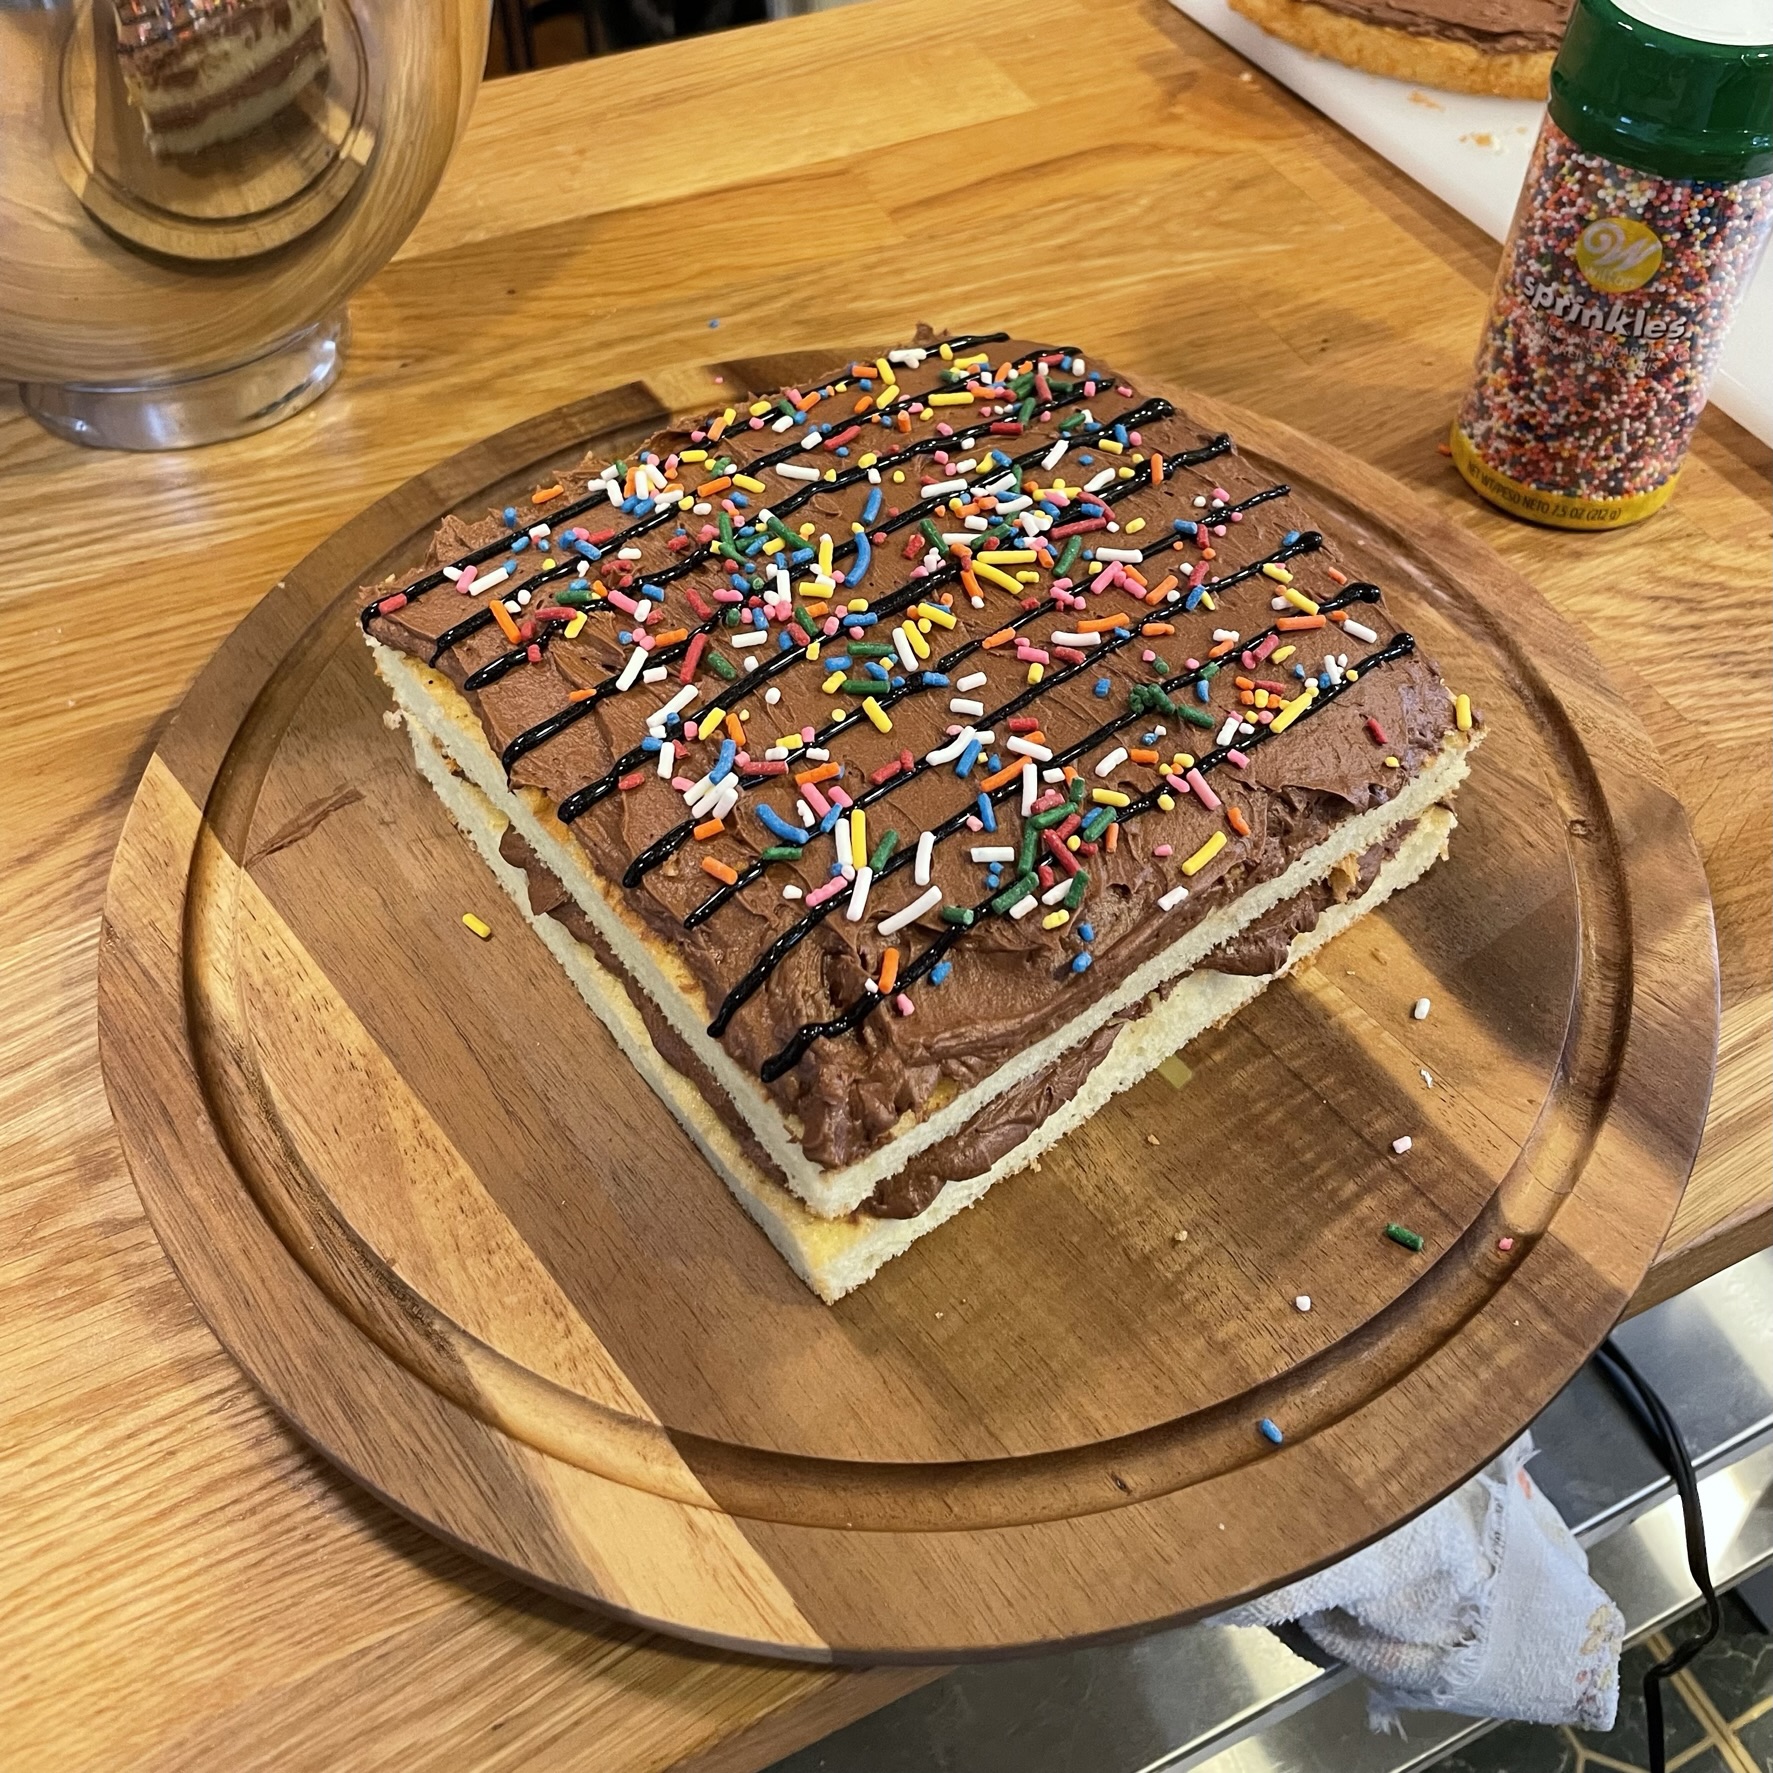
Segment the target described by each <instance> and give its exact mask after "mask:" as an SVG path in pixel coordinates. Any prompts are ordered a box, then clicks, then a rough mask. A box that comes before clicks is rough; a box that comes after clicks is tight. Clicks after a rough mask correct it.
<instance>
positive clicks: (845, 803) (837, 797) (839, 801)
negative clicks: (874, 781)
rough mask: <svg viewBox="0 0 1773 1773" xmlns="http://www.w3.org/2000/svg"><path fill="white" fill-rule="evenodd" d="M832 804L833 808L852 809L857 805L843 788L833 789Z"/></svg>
mask: <svg viewBox="0 0 1773 1773" xmlns="http://www.w3.org/2000/svg"><path fill="white" fill-rule="evenodd" d="M831 804H832V805H833V806H841V807H852V806H854V805H855V804H856V803H855V802H854V801H853V800H851V799H850V797H849V796H848V795H847V794H846V793H844V791H843V790H842V789H841V788H833V789H832V790H831Z"/></svg>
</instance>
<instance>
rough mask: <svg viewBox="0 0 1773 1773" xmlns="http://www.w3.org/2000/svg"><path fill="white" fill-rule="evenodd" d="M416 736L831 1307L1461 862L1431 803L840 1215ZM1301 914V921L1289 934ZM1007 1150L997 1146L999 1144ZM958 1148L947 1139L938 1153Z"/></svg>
mask: <svg viewBox="0 0 1773 1773" xmlns="http://www.w3.org/2000/svg"><path fill="white" fill-rule="evenodd" d="M408 730H409V732H410V734H411V737H412V744H413V751H414V755H415V759H416V761H417V762H418V765H419V768H420V770H421V772H422V773H423V774H424V775H425V777H426V779H427V780H428V781H429V782H430V783H431V784H432V786H433V787H434V788H435V789H436V791H437V793H438V794H439V796H440V797H441V798H442V800H443V801H444V804H445V805H446V807H448V809H449V811H450V814H451V816H452V817H453V818H454V819H455V821H456V823H457V825H458V826H459V827H460V829H461V830H462V831H463V832H464V833H465V834H466V835H467V836H468V837H469V838H470V840H471V841H472V842H473V844H474V846H475V848H476V849H477V850H479V852H480V854H481V856H482V858H483V860H484V861H485V862H486V863H487V866H488V867H489V868H490V869H491V870H492V872H493V874H494V875H495V877H496V878H497V879H498V881H499V883H500V885H501V886H503V887H504V889H505V891H506V892H507V893H508V894H509V895H510V897H511V898H512V900H513V901H514V902H515V903H516V905H517V907H518V909H519V910H520V911H521V912H522V913H523V914H524V916H525V917H526V918H527V919H528V920H529V922H530V925H531V927H532V928H533V929H534V930H535V931H536V933H537V935H538V936H540V938H541V939H542V941H543V942H544V943H546V945H547V946H548V948H549V950H550V951H551V952H552V953H553V954H554V956H555V958H556V959H557V960H558V961H559V962H560V964H561V965H562V967H563V968H564V969H565V970H566V973H567V975H568V977H569V978H571V980H572V982H573V984H574V986H575V987H576V988H577V990H578V992H579V994H580V996H581V997H583V998H584V1000H585V1002H586V1003H587V1004H588V1005H589V1006H590V1007H591V1008H592V1009H593V1010H594V1011H596V1013H597V1015H598V1017H599V1018H600V1020H602V1021H603V1022H604V1023H605V1024H606V1026H608V1027H609V1029H610V1031H611V1033H612V1034H613V1035H614V1036H615V1038H616V1039H617V1040H618V1041H619V1042H620V1043H621V1045H622V1047H623V1050H624V1051H625V1052H626V1053H627V1055H628V1057H629V1058H630V1060H631V1061H632V1062H633V1063H634V1065H635V1068H636V1069H637V1070H638V1071H639V1072H640V1073H641V1075H642V1076H643V1077H645V1078H646V1080H647V1082H648V1083H649V1084H650V1085H651V1086H652V1088H653V1090H654V1091H655V1092H656V1093H657V1094H658V1095H659V1096H660V1097H661V1099H662V1100H663V1101H664V1102H665V1103H666V1105H667V1106H668V1107H669V1108H670V1109H671V1111H672V1113H673V1114H674V1115H675V1116H676V1117H677V1119H678V1121H679V1122H680V1123H681V1125H682V1126H683V1128H684V1130H685V1131H686V1132H687V1133H689V1135H690V1137H691V1138H692V1139H694V1140H695V1142H696V1144H697V1146H698V1147H699V1148H700V1150H701V1151H702V1153H703V1155H704V1156H705V1157H706V1158H707V1159H708V1161H709V1162H710V1163H711V1164H712V1165H713V1166H714V1168H715V1169H716V1171H717V1172H718V1173H719V1174H720V1176H721V1177H722V1179H723V1180H724V1181H725V1182H726V1184H727V1186H728V1188H729V1189H730V1190H731V1191H732V1193H733V1194H734V1195H735V1196H736V1198H737V1199H738V1200H739V1202H740V1204H741V1205H742V1206H743V1207H744V1208H745V1210H746V1212H748V1213H749V1214H750V1215H751V1217H752V1218H753V1219H754V1220H756V1222H757V1223H758V1224H759V1225H760V1226H761V1227H762V1228H763V1230H764V1232H765V1233H766V1235H767V1236H768V1237H769V1239H770V1241H771V1242H772V1243H773V1244H774V1245H775V1246H776V1248H777V1249H778V1250H779V1251H780V1252H781V1254H782V1255H783V1256H784V1257H785V1258H786V1259H787V1261H788V1262H789V1264H790V1266H792V1267H793V1269H794V1271H795V1272H796V1273H797V1274H798V1275H799V1276H800V1277H801V1279H802V1280H804V1281H805V1282H806V1284H807V1285H808V1286H809V1287H811V1288H812V1289H813V1291H814V1292H816V1293H817V1294H818V1295H819V1297H820V1298H822V1299H823V1300H825V1301H826V1303H827V1304H831V1303H835V1302H836V1301H837V1300H838V1299H840V1298H841V1297H842V1296H843V1295H844V1294H845V1293H848V1292H851V1291H853V1290H854V1289H855V1288H856V1287H858V1286H860V1285H862V1283H863V1282H864V1281H866V1280H868V1279H870V1278H871V1277H872V1276H873V1275H874V1274H875V1273H876V1272H877V1271H878V1270H879V1269H880V1267H881V1266H882V1265H883V1264H884V1263H886V1262H888V1261H890V1260H891V1259H892V1258H893V1257H894V1256H897V1255H899V1254H901V1253H902V1252H903V1251H904V1250H906V1249H909V1248H910V1246H911V1245H912V1244H913V1243H914V1242H916V1240H917V1239H918V1238H920V1237H922V1236H924V1235H925V1234H926V1233H928V1232H930V1231H933V1230H935V1229H936V1228H937V1226H939V1225H941V1224H943V1223H944V1222H945V1221H947V1220H948V1219H950V1218H952V1217H953V1216H954V1215H955V1214H956V1213H958V1212H960V1211H961V1209H962V1208H964V1207H969V1206H971V1205H973V1204H974V1202H976V1201H977V1200H979V1199H980V1198H981V1197H982V1196H983V1195H984V1193H985V1192H986V1190H987V1189H989V1188H990V1187H991V1186H992V1184H993V1183H995V1182H998V1181H1001V1180H1002V1179H1003V1178H1005V1177H1006V1176H1011V1175H1014V1174H1015V1173H1016V1172H1017V1171H1019V1170H1022V1169H1025V1168H1026V1167H1027V1166H1028V1165H1029V1164H1031V1163H1033V1162H1034V1161H1035V1160H1036V1159H1037V1158H1038V1157H1039V1156H1040V1155H1041V1153H1042V1152H1044V1151H1046V1150H1048V1149H1050V1148H1051V1146H1052V1145H1054V1144H1055V1143H1056V1142H1057V1141H1058V1140H1059V1139H1060V1138H1061V1137H1063V1135H1064V1134H1065V1133H1066V1132H1068V1131H1070V1129H1071V1128H1072V1127H1074V1126H1076V1125H1078V1124H1079V1123H1080V1122H1081V1121H1083V1120H1084V1119H1086V1118H1087V1117H1088V1116H1089V1115H1091V1114H1093V1113H1094V1112H1095V1111H1096V1110H1097V1109H1098V1108H1100V1107H1101V1106H1102V1105H1103V1104H1104V1103H1105V1102H1107V1101H1108V1100H1109V1099H1110V1098H1111V1097H1113V1096H1114V1095H1116V1094H1118V1093H1119V1092H1120V1091H1122V1090H1125V1089H1128V1088H1130V1087H1131V1086H1132V1085H1133V1084H1135V1083H1138V1082H1139V1081H1140V1080H1141V1079H1142V1078H1144V1077H1145V1076H1146V1075H1148V1074H1149V1073H1150V1072H1151V1071H1152V1070H1153V1069H1154V1068H1155V1067H1156V1066H1158V1065H1160V1064H1162V1062H1163V1061H1164V1059H1166V1058H1167V1057H1169V1055H1170V1054H1171V1053H1173V1052H1175V1051H1176V1050H1177V1049H1178V1048H1180V1047H1181V1046H1183V1045H1184V1044H1185V1043H1186V1042H1188V1041H1190V1040H1192V1039H1193V1038H1194V1036H1195V1035H1197V1034H1199V1033H1201V1032H1203V1031H1204V1030H1205V1029H1208V1028H1211V1027H1216V1026H1217V1025H1218V1024H1219V1023H1221V1022H1223V1021H1225V1020H1226V1019H1227V1018H1228V1017H1230V1016H1232V1015H1234V1014H1235V1013H1236V1012H1237V1011H1238V1010H1239V1009H1241V1008H1243V1006H1244V1005H1245V1004H1247V1003H1249V1002H1251V1001H1252V1000H1253V999H1254V998H1255V997H1256V996H1258V995H1259V994H1260V993H1261V991H1262V990H1263V989H1264V988H1265V987H1266V986H1267V985H1269V984H1270V983H1272V981H1273V980H1274V979H1276V978H1278V977H1280V976H1282V975H1283V974H1285V973H1287V972H1289V971H1291V970H1292V969H1293V968H1294V967H1295V966H1297V965H1298V964H1299V963H1300V962H1301V961H1302V960H1304V959H1306V958H1307V957H1308V956H1310V955H1312V954H1315V953H1316V952H1317V950H1318V949H1319V948H1321V947H1322V946H1323V945H1324V944H1325V943H1326V942H1328V941H1330V940H1331V939H1332V938H1333V937H1334V936H1336V935H1338V934H1340V933H1341V932H1342V931H1343V930H1345V929H1347V928H1348V927H1349V925H1350V924H1351V923H1353V922H1354V921H1355V920H1356V919H1357V918H1359V917H1362V916H1364V915H1365V914H1366V913H1367V912H1369V911H1371V910H1373V909H1375V908H1376V907H1377V906H1379V905H1381V904H1383V903H1384V902H1385V900H1386V899H1387V898H1389V897H1390V896H1391V894H1392V893H1394V892H1396V891H1398V890H1399V889H1400V888H1402V887H1404V886H1407V885H1409V884H1411V883H1412V882H1413V881H1415V880H1417V879H1418V878H1419V877H1420V876H1421V875H1422V874H1423V873H1425V872H1426V871H1427V869H1428V868H1429V867H1430V866H1432V865H1433V863H1434V862H1435V861H1436V860H1438V859H1440V858H1442V857H1444V856H1445V854H1446V850H1447V844H1448V840H1449V838H1450V837H1451V834H1452V831H1453V827H1454V825H1455V823H1456V821H1455V820H1454V818H1453V815H1452V814H1451V813H1450V812H1449V811H1448V810H1447V809H1446V808H1445V807H1440V806H1435V807H1431V808H1429V810H1428V811H1427V812H1426V813H1425V814H1424V815H1423V816H1422V817H1421V818H1420V819H1418V820H1416V821H1414V822H1412V823H1411V825H1410V826H1409V828H1408V829H1407V830H1406V831H1403V832H1401V833H1400V834H1399V837H1398V839H1397V841H1396V842H1395V843H1388V844H1386V845H1383V846H1379V847H1377V848H1376V849H1375V851H1373V852H1371V853H1370V856H1369V857H1360V858H1349V859H1348V861H1349V866H1348V869H1347V871H1346V872H1347V880H1346V883H1345V886H1344V885H1342V884H1339V885H1338V887H1336V888H1330V887H1326V888H1325V889H1324V892H1323V893H1322V894H1321V895H1320V894H1318V893H1315V892H1308V893H1306V894H1303V895H1301V897H1300V900H1299V901H1297V902H1295V903H1294V904H1292V905H1289V906H1287V907H1284V908H1282V910H1283V915H1282V916H1281V917H1279V918H1276V919H1274V920H1272V921H1271V923H1270V926H1269V927H1268V928H1267V929H1266V930H1264V931H1263V932H1262V933H1261V934H1260V935H1259V936H1257V937H1255V938H1254V939H1253V940H1252V941H1251V942H1250V943H1249V944H1248V945H1242V946H1240V944H1239V939H1237V938H1234V941H1233V944H1232V948H1233V952H1231V953H1229V954H1221V955H1220V956H1218V957H1215V956H1213V955H1209V956H1208V957H1207V960H1206V961H1205V962H1204V963H1203V964H1202V965H1201V966H1200V967H1199V968H1198V969H1197V970H1195V971H1194V972H1191V973H1189V974H1187V975H1185V976H1184V977H1182V978H1181V979H1178V980H1175V981H1173V982H1172V983H1171V984H1170V985H1168V986H1167V987H1166V988H1165V989H1164V990H1163V991H1162V992H1161V993H1153V994H1152V995H1151V997H1150V998H1149V999H1147V1000H1143V1001H1141V1003H1140V1004H1139V1005H1137V1006H1136V1007H1135V1009H1134V1010H1133V1011H1131V1012H1129V1013H1127V1014H1124V1015H1122V1016H1120V1017H1117V1018H1115V1019H1114V1020H1113V1021H1111V1022H1110V1023H1109V1024H1107V1025H1106V1026H1105V1027H1104V1028H1103V1029H1102V1030H1101V1031H1100V1033H1099V1035H1098V1036H1097V1037H1096V1038H1095V1039H1094V1040H1093V1041H1092V1042H1091V1043H1089V1046H1088V1048H1087V1049H1073V1053H1072V1055H1071V1056H1070V1057H1069V1059H1066V1058H1061V1059H1060V1060H1058V1061H1056V1062H1055V1063H1054V1065H1053V1066H1051V1067H1049V1068H1048V1072H1047V1073H1046V1074H1044V1075H1043V1076H1042V1077H1041V1078H1039V1079H1037V1080H1036V1081H1035V1083H1034V1085H1033V1087H1032V1088H1030V1089H1028V1090H1026V1091H1023V1092H1014V1091H1012V1092H1009V1093H1008V1094H1009V1095H1010V1096H1015V1097H1020V1099H1019V1100H1018V1101H1016V1102H1015V1103H1014V1105H1013V1107H1012V1108H1011V1109H1010V1111H1009V1113H1008V1114H1007V1116H1005V1117H1004V1118H1003V1119H997V1118H996V1117H992V1116H990V1115H989V1114H987V1115H986V1116H984V1117H982V1118H984V1119H986V1121H987V1123H988V1124H987V1126H986V1128H985V1129H984V1134H985V1140H986V1142H987V1143H986V1145H985V1148H984V1149H983V1150H981V1149H980V1148H979V1147H978V1146H976V1145H975V1146H973V1147H972V1148H971V1149H970V1150H968V1151H967V1152H966V1153H965V1155H964V1156H963V1157H962V1158H961V1160H960V1161H959V1162H958V1163H956V1164H955V1165H953V1166H952V1168H953V1174H952V1176H948V1175H939V1176H938V1177H937V1178H936V1179H935V1186H934V1187H931V1188H929V1189H928V1190H927V1194H926V1195H925V1197H924V1198H922V1199H921V1200H918V1201H916V1202H915V1203H913V1202H904V1203H900V1204H901V1205H905V1206H910V1205H913V1204H914V1205H915V1207H916V1210H914V1211H893V1212H890V1213H881V1212H879V1211H878V1210H875V1208H876V1204H877V1203H875V1202H873V1201H869V1202H867V1203H865V1204H864V1205H863V1206H861V1207H859V1208H857V1209H856V1210H854V1211H853V1212H851V1213H849V1214H847V1215H845V1216H844V1217H842V1218H837V1219H831V1218H821V1217H820V1216H819V1215H818V1214H816V1213H814V1212H812V1211H810V1210H809V1209H808V1207H807V1205H806V1203H805V1202H804V1201H802V1200H801V1199H800V1198H799V1197H798V1196H797V1195H796V1194H795V1193H794V1192H793V1191H792V1190H791V1189H790V1188H788V1187H787V1186H786V1184H785V1182H784V1180H783V1178H782V1175H781V1172H780V1171H779V1169H777V1168H776V1167H775V1165H774V1164H773V1163H772V1162H771V1160H770V1159H769V1156H768V1154H767V1153H765V1152H764V1151H763V1150H762V1148H761V1146H759V1145H758V1143H757V1141H756V1140H755V1139H754V1138H753V1137H751V1136H750V1134H749V1131H748V1129H747V1128H746V1127H745V1125H744V1123H743V1122H742V1120H740V1119H739V1117H738V1116H737V1115H736V1114H734V1113H733V1111H732V1106H731V1103H730V1101H728V1099H727V1098H726V1097H725V1095H724V1092H722V1091H721V1090H720V1089H719V1086H718V1085H716V1084H714V1082H713V1080H712V1078H711V1077H710V1076H709V1075H708V1074H707V1072H706V1071H705V1069H703V1068H701V1067H700V1065H699V1062H698V1061H696V1060H695V1059H694V1057H693V1055H690V1054H688V1052H687V1049H678V1050H672V1047H671V1042H670V1039H669V1036H668V1037H667V1040H666V1041H665V1042H664V1043H661V1042H660V1041H659V1039H658V1035H659V1033H660V1031H661V1029H665V1030H667V1031H668V1029H669V1025H668V1024H665V1023H663V1021H662V1018H659V1017H657V1015H656V1014H649V1013H648V1008H647V1005H646V1004H645V1003H644V1002H643V1001H638V1000H637V998H636V994H635V993H634V992H633V991H632V990H631V989H628V988H626V986H625V983H624V980H623V978H622V976H621V974H620V972H619V970H614V969H612V968H611V966H610V959H611V957H610V955H609V954H608V951H607V949H605V948H604V946H603V944H602V943H601V941H600V940H598V939H597V937H596V935H595V932H594V931H593V930H592V929H591V928H590V927H589V925H588V923H586V922H585V921H584V920H583V914H582V913H580V912H579V910H578V907H577V906H576V905H575V904H574V902H573V901H572V899H571V897H570V896H569V895H566V894H565V889H564V888H563V887H561V886H560V884H559V883H558V881H555V880H554V877H553V876H552V874H550V873H547V872H546V871H545V870H544V869H543V868H542V865H541V864H540V863H539V861H538V860H537V859H536V858H535V855H534V851H533V850H531V848H530V846H529V845H528V844H527V843H522V844H521V846H520V847H514V846H513V845H512V844H511V843H510V842H509V838H510V836H511V830H512V828H511V827H510V826H508V825H507V824H506V823H505V821H504V818H503V815H502V814H501V813H500V812H499V810H498V809H497V807H495V805H494V804H493V802H492V801H491V800H490V799H489V798H488V797H487V796H486V795H484V794H482V793H481V792H480V790H479V789H478V788H477V787H476V786H474V784H473V783H472V782H470V781H469V780H468V779H467V778H466V777H465V776H463V775H462V774H460V773H459V772H458V771H457V770H455V769H454V768H453V767H452V766H451V763H450V760H449V759H448V758H447V757H446V756H445V755H444V754H443V752H442V751H441V750H440V749H439V748H438V746H437V743H436V741H435V740H434V739H433V738H431V736H430V735H429V734H428V733H427V732H426V731H425V729H424V728H422V727H421V726H418V725H417V724H409V729H408ZM1344 891H1345V896H1340V897H1339V896H1338V892H1344ZM1292 921H1296V922H1297V923H1298V924H1299V926H1300V927H1298V928H1297V929H1291V930H1289V929H1288V928H1287V924H1288V923H1289V922H1292ZM1259 954H1260V955H1262V956H1263V957H1265V958H1266V959H1267V960H1268V961H1269V962H1270V964H1269V965H1268V966H1267V967H1266V968H1265V969H1264V970H1260V971H1258V970H1256V969H1255V968H1254V966H1253V965H1252V964H1251V963H1252V962H1253V961H1254V960H1255V959H1256V958H1257V957H1258V955H1259ZM1216 958H1217V959H1219V960H1220V962H1221V964H1224V963H1229V965H1228V968H1227V970H1216V969H1215V966H1214V961H1215V959H1216ZM1000 1100H1002V1099H1001V1098H1000ZM993 1145H995V1146H996V1147H997V1149H995V1150H993V1149H991V1147H992V1146H993ZM942 1149H943V1148H942V1147H940V1146H938V1147H936V1148H935V1152H934V1153H931V1154H930V1155H932V1156H933V1155H935V1154H937V1153H940V1152H941V1150H942ZM895 1180H897V1178H895Z"/></svg>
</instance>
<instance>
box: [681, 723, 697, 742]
mask: <svg viewBox="0 0 1773 1773" xmlns="http://www.w3.org/2000/svg"><path fill="white" fill-rule="evenodd" d="M683 736H684V738H685V739H686V740H687V741H688V742H689V743H690V744H692V745H693V744H694V743H695V742H696V723H695V722H694V721H693V720H686V721H685V722H684V723H683Z"/></svg>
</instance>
